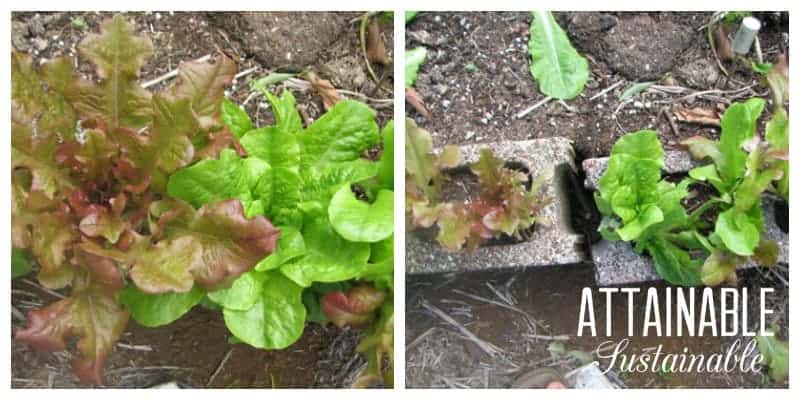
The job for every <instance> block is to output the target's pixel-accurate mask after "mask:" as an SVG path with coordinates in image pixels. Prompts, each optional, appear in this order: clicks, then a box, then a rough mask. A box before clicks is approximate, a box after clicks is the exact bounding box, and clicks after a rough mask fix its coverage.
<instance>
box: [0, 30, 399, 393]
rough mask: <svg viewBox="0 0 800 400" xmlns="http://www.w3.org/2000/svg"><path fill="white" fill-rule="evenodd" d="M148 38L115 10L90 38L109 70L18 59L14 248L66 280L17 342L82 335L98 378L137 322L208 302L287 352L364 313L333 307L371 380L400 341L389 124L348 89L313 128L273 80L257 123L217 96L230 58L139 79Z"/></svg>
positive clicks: (163, 320) (84, 356) (86, 360)
mask: <svg viewBox="0 0 800 400" xmlns="http://www.w3.org/2000/svg"><path fill="white" fill-rule="evenodd" d="M151 47H152V45H151V44H150V41H149V40H148V39H146V38H142V37H137V36H134V35H133V29H132V27H131V26H130V25H128V24H127V23H126V22H125V20H124V19H123V18H122V17H121V16H117V17H115V18H114V19H113V20H111V21H109V22H106V23H105V24H104V25H103V32H102V34H101V35H92V36H89V37H87V38H86V39H85V40H84V41H83V42H82V43H81V45H80V47H79V49H80V51H81V53H82V54H83V55H84V57H86V58H87V59H89V60H91V61H92V62H93V63H94V64H95V66H96V68H97V75H98V77H99V78H100V80H99V82H91V81H87V80H83V79H81V78H80V77H78V75H77V74H75V73H73V72H72V70H71V65H72V63H71V62H70V61H69V60H67V59H59V60H54V61H53V62H50V63H47V64H45V65H44V66H43V67H42V68H41V70H37V69H36V68H34V67H33V65H32V62H31V60H30V58H29V57H27V56H22V55H19V54H16V53H13V54H12V88H13V90H12V116H13V118H12V167H13V173H12V241H13V245H14V247H15V252H17V251H18V250H19V251H24V252H25V253H26V254H29V255H31V256H32V259H33V260H35V264H36V265H37V266H38V279H39V281H40V282H41V283H42V284H43V285H45V286H47V287H50V288H54V289H58V288H63V287H66V286H71V287H72V294H71V296H70V297H68V298H66V299H64V300H61V301H59V302H56V303H54V304H52V305H49V306H47V307H45V308H43V309H41V310H36V311H32V312H31V313H30V314H29V315H28V326H27V327H26V328H25V329H22V330H19V331H18V332H17V334H16V337H17V339H19V340H24V341H27V342H29V343H31V344H33V345H34V346H36V347H38V348H40V349H43V350H63V349H65V348H66V347H67V340H68V339H69V338H71V337H78V338H79V341H78V350H79V351H80V353H81V355H80V357H77V358H76V359H75V361H74V362H73V365H74V369H75V372H76V374H77V375H78V377H79V378H80V379H81V380H82V381H84V382H92V383H98V384H100V383H102V367H103V362H104V361H105V359H106V357H107V355H108V353H109V352H110V351H111V348H112V347H113V345H114V343H115V342H116V340H118V338H119V337H120V335H121V334H122V332H123V330H124V328H125V326H126V324H127V321H128V319H129V317H133V318H134V319H135V320H136V321H137V322H139V323H140V324H142V325H144V326H148V327H156V326H160V325H164V324H167V323H170V322H172V321H174V320H176V319H177V318H179V317H180V316H181V315H183V314H184V313H186V312H188V311H189V310H190V309H191V308H192V307H194V306H195V305H197V304H199V303H203V304H206V305H208V306H210V307H212V308H219V309H220V310H221V311H222V313H223V316H224V319H225V322H226V325H227V326H228V328H229V330H230V331H231V333H232V334H233V337H234V338H235V340H236V341H241V342H245V343H248V344H250V345H252V346H254V347H259V348H266V349H279V348H285V347H287V346H289V345H291V344H292V343H294V342H295V341H296V340H297V339H298V338H299V337H300V335H301V334H302V332H303V329H304V327H305V324H306V321H307V320H309V318H311V320H313V321H317V322H326V321H328V320H330V321H333V322H334V323H337V325H343V324H351V323H352V322H353V320H348V319H343V318H341V315H342V313H338V314H337V313H336V311H337V310H338V311H343V312H346V313H350V314H352V315H358V317H359V318H358V321H357V322H359V324H358V325H363V326H364V327H365V329H366V330H367V333H368V335H367V336H366V337H365V339H364V342H363V343H362V345H361V346H360V347H359V351H362V352H363V353H364V354H365V356H366V358H367V359H368V360H369V363H370V368H368V369H367V370H366V371H365V374H364V376H362V380H361V381H360V382H373V381H374V380H373V379H371V378H370V377H372V378H374V377H375V376H379V377H380V376H381V374H383V373H384V372H385V371H386V369H387V368H385V366H384V365H383V364H382V361H383V358H384V357H385V356H386V354H391V346H392V339H393V338H392V337H391V335H390V333H387V331H386V329H387V328H386V327H387V326H390V325H391V321H392V317H393V315H392V308H391V298H392V291H393V279H392V273H393V272H392V271H393V234H392V190H393V188H392V183H391V181H392V178H393V177H392V168H391V167H392V165H393V161H392V159H393V146H392V138H393V128H392V124H391V123H389V124H387V126H386V127H384V128H383V130H379V128H378V125H377V123H376V122H375V112H374V111H372V110H371V109H369V107H367V106H366V105H364V104H362V103H359V102H355V101H341V102H339V103H337V104H336V105H335V106H334V107H333V108H331V109H330V110H329V111H328V112H327V113H325V114H324V115H323V116H321V117H320V118H319V119H318V120H317V121H316V122H315V123H314V124H312V125H310V126H308V127H306V128H304V127H303V124H302V121H301V118H300V115H299V113H298V112H297V110H296V109H295V100H294V97H293V96H292V94H291V93H289V92H285V93H284V94H283V95H282V96H281V97H277V96H274V95H272V94H271V93H269V92H266V91H265V95H266V96H267V97H268V100H269V101H270V103H271V105H272V110H273V113H274V115H275V121H276V123H275V125H273V126H265V127H254V124H253V123H252V121H251V120H250V118H249V116H248V115H247V113H246V112H244V110H242V109H241V108H240V107H238V106H237V105H236V104H234V103H232V102H230V101H228V100H224V99H223V89H224V87H225V85H227V84H228V83H229V82H230V81H231V80H232V78H233V76H234V74H235V65H234V64H233V62H232V61H231V60H229V59H227V58H224V57H221V58H220V59H219V60H217V61H216V62H214V63H188V64H184V66H182V67H181V69H180V73H179V82H178V83H177V84H176V85H174V86H173V87H170V88H167V89H164V90H162V91H161V92H158V93H149V92H147V91H145V90H143V89H141V87H139V86H138V83H137V82H136V80H137V78H138V75H139V69H140V68H141V66H142V65H143V64H144V61H145V60H146V58H147V57H148V56H149V55H150V53H151ZM76 126H77V129H76ZM381 140H383V142H382V143H383V152H382V155H381V156H380V158H379V159H378V160H372V159H368V158H366V155H367V154H371V153H369V152H367V150H371V149H375V148H376V147H379V145H380V143H381ZM41 221H47V223H46V224H43V223H41ZM273 224H275V225H274V226H273ZM17 261H19V260H17ZM17 261H14V263H15V264H19V263H18V262H17ZM325 283H332V284H333V283H335V284H337V285H336V286H334V287H328V288H325V289H324V290H323V289H320V287H321V286H320V285H322V284H325ZM337 291H339V292H341V293H343V294H344V295H345V298H346V300H347V301H344V302H342V301H339V302H336V301H334V300H337V299H338V300H341V297H340V296H339V297H337V295H334V294H331V293H337ZM353 291H356V292H355V293H353ZM329 294H331V295H330V296H331V297H330V299H331V300H330V302H331V304H333V305H336V307H334V308H330V307H328V306H326V303H325V302H326V300H325V298H326V297H325V296H326V295H329ZM364 299H369V302H366V303H364ZM389 329H391V328H389ZM387 334H388V335H389V336H387ZM376 340H377V342H376ZM387 352H388V353H387ZM376 357H377V358H379V360H377V361H375V359H376ZM376 362H377V364H375V363H376ZM376 365H377V368H378V370H377V372H376V371H375V369H374V367H375V366H376ZM389 373H390V374H391V372H389ZM376 374H377V375H376Z"/></svg>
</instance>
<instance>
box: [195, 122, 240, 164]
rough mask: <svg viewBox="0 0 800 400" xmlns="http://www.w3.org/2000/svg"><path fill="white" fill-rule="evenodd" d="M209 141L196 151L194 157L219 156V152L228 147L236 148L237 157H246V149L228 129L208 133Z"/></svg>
mask: <svg viewBox="0 0 800 400" xmlns="http://www.w3.org/2000/svg"><path fill="white" fill-rule="evenodd" d="M208 136H209V138H210V139H211V140H210V141H209V143H208V144H207V145H206V146H205V147H203V148H202V149H200V150H199V151H198V152H197V155H196V158H199V159H205V158H219V153H220V152H221V151H222V150H225V149H227V148H229V147H233V149H234V150H236V154H237V155H239V157H247V151H246V150H245V149H244V147H242V144H241V143H239V138H237V137H236V136H234V135H233V134H232V133H231V132H230V131H229V130H227V129H225V130H223V131H219V132H213V133H210V134H209V135H208Z"/></svg>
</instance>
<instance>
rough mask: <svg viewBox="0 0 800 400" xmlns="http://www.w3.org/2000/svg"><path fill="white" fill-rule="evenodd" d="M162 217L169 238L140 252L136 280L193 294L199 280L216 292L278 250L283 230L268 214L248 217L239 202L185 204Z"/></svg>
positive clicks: (154, 289)
mask: <svg viewBox="0 0 800 400" xmlns="http://www.w3.org/2000/svg"><path fill="white" fill-rule="evenodd" d="M180 210H181V212H180V214H175V213H170V212H166V213H164V214H163V216H162V218H165V219H167V220H168V221H167V222H164V221H160V222H159V225H160V226H162V225H163V227H162V228H161V229H159V230H161V231H163V236H164V237H165V239H164V240H162V241H160V242H158V243H157V244H156V245H155V246H152V247H150V248H148V249H145V250H141V251H139V252H138V254H136V256H135V261H134V265H133V268H132V269H131V279H133V281H134V282H135V283H136V286H138V287H139V288H140V289H141V290H142V291H145V292H147V293H163V292H168V291H175V292H187V291H189V290H190V289H191V288H192V284H193V282H197V283H198V284H200V285H201V286H203V287H204V288H206V289H208V290H215V289H218V288H219V287H222V286H224V285H226V284H229V283H230V281H232V280H233V279H235V278H237V277H239V276H240V275H241V274H243V273H245V272H247V271H249V270H251V269H252V268H253V267H255V265H256V264H257V263H258V262H259V261H261V260H262V259H263V258H264V257H266V256H267V255H269V254H271V253H272V252H273V251H274V250H275V245H276V243H277V240H278V237H279V232H278V230H277V229H275V228H274V227H273V226H272V224H271V223H270V222H269V221H268V220H267V219H266V218H264V217H262V216H257V217H255V218H252V219H247V218H246V217H245V215H244V208H243V207H242V203H241V202H240V201H239V200H227V201H222V202H218V203H214V204H207V205H205V206H203V207H202V208H200V210H199V211H197V213H196V214H194V210H193V209H191V207H181V208H180Z"/></svg>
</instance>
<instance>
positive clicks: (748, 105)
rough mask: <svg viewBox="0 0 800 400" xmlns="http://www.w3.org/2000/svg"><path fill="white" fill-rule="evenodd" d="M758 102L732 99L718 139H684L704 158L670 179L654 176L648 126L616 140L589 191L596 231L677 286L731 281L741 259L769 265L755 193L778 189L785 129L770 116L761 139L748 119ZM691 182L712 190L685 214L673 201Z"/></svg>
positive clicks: (773, 253)
mask: <svg viewBox="0 0 800 400" xmlns="http://www.w3.org/2000/svg"><path fill="white" fill-rule="evenodd" d="M763 107H764V101H763V100H761V99H750V100H748V101H746V102H744V103H734V104H733V105H731V106H730V107H729V108H728V110H727V111H726V112H725V114H724V115H723V117H722V123H721V124H722V132H721V135H720V140H719V141H718V142H717V141H713V140H710V139H707V138H703V137H693V138H690V139H689V140H686V141H685V142H684V143H683V144H684V145H686V146H688V147H689V150H690V152H691V153H692V155H693V156H695V157H696V158H697V159H700V160H710V161H712V163H711V164H708V165H704V166H701V167H697V168H694V169H692V170H691V171H690V172H689V177H688V178H684V179H683V180H681V181H680V183H678V184H674V183H671V182H669V181H667V180H666V179H662V178H661V167H662V165H663V151H662V149H661V144H660V143H659V142H658V137H657V133H656V132H654V131H640V132H636V133H630V134H627V135H625V136H623V137H622V138H620V139H619V140H618V141H617V143H616V144H615V145H614V148H613V149H612V151H611V157H610V159H609V163H608V168H607V170H606V172H605V173H604V174H603V177H602V178H601V179H600V186H599V191H598V192H596V193H595V201H596V203H597V206H598V209H599V210H600V212H601V213H602V214H603V215H604V218H603V221H602V222H601V224H600V228H599V230H600V232H601V234H602V235H603V237H604V238H606V239H607V240H623V241H632V242H635V244H636V245H635V248H634V249H635V250H636V251H637V252H640V253H641V252H647V253H648V254H650V256H652V257H653V262H654V265H655V268H656V271H657V272H658V274H659V275H661V276H662V277H663V278H664V279H665V280H666V281H668V282H670V283H672V284H677V285H686V286H693V285H699V284H701V283H703V284H706V285H711V286H713V285H718V284H720V283H722V282H726V281H727V282H735V281H736V266H737V265H739V264H742V263H744V262H746V261H747V260H748V258H752V259H753V260H755V261H756V262H757V263H758V264H759V265H763V266H770V265H773V264H775V263H776V262H777V252H778V248H777V245H776V244H775V243H774V242H771V241H769V240H766V239H764V238H762V237H761V232H762V231H763V230H764V219H763V212H762V210H761V194H762V193H763V192H764V191H767V190H770V191H776V192H779V193H780V190H781V189H780V188H781V179H782V178H783V168H784V167H787V168H788V165H784V164H782V162H783V161H787V160H788V149H787V148H786V147H783V146H782V145H781V144H782V143H783V139H784V138H785V135H786V132H787V131H784V127H783V126H782V125H781V124H782V122H781V121H777V122H774V120H773V121H771V122H770V124H768V132H767V138H768V139H767V141H766V143H765V142H764V141H762V140H761V139H760V135H758V134H757V133H756V121H757V119H758V117H759V116H760V115H761V111H762V109H763ZM778 125H781V126H778ZM770 139H771V140H770ZM698 183H704V184H709V185H711V187H713V188H714V189H715V190H716V191H717V193H718V195H717V196H712V197H711V198H709V199H707V200H706V201H705V202H704V203H702V204H701V205H699V206H698V207H697V208H695V209H694V210H692V211H691V213H689V214H687V212H686V210H685V209H684V207H683V205H682V203H681V202H682V200H683V199H684V198H686V196H687V195H688V188H689V186H690V185H692V184H698ZM712 211H714V213H715V214H711V212H712ZM708 215H714V216H715V218H716V223H715V224H714V226H713V230H711V227H710V226H709V225H708V223H707V222H706V220H705V219H704V218H705V217H706V216H708Z"/></svg>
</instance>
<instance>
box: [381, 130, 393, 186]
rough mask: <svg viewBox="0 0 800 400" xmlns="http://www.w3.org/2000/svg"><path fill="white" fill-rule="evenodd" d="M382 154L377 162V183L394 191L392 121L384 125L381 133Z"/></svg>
mask: <svg viewBox="0 0 800 400" xmlns="http://www.w3.org/2000/svg"><path fill="white" fill-rule="evenodd" d="M381 137H383V153H382V154H381V159H380V161H378V181H379V182H380V186H381V187H382V188H387V189H389V190H394V121H393V120H390V121H389V122H388V123H386V126H384V127H383V130H382V131H381Z"/></svg>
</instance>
